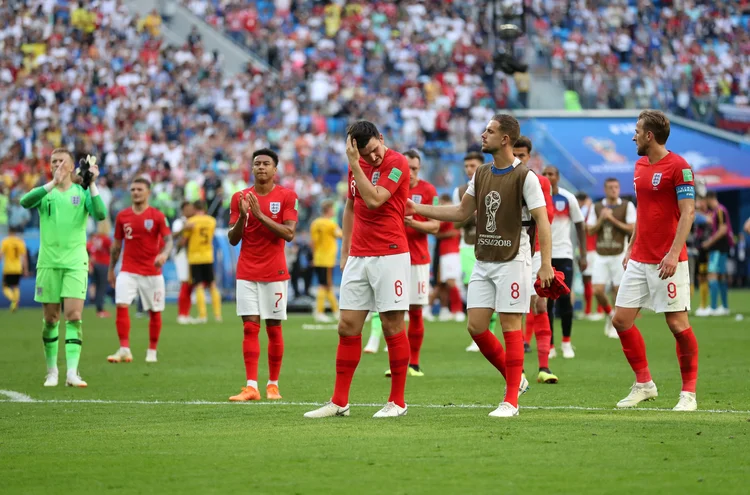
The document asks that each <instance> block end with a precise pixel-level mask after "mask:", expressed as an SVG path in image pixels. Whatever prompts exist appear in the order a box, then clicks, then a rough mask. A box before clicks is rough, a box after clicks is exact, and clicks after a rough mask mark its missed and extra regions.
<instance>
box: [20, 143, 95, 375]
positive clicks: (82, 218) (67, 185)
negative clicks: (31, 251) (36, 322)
mask: <svg viewBox="0 0 750 495" xmlns="http://www.w3.org/2000/svg"><path fill="white" fill-rule="evenodd" d="M50 162H51V168H52V173H53V177H54V178H53V179H52V181H50V182H48V183H47V184H45V185H44V186H42V187H37V188H35V189H32V190H31V191H29V192H28V193H27V194H26V195H24V197H22V198H21V206H23V207H24V208H27V209H30V208H36V209H37V210H38V211H39V219H40V225H39V233H40V247H39V259H38V261H37V264H36V268H37V274H36V289H35V293H34V300H35V301H36V302H39V303H42V307H43V311H44V328H43V330H42V340H43V341H44V355H45V357H46V358H47V378H46V380H45V382H44V386H45V387H55V386H57V381H58V372H57V350H58V347H59V344H58V328H59V326H60V303H61V302H62V303H63V307H64V309H65V358H66V361H67V379H66V381H65V384H66V385H68V386H71V387H85V386H86V385H87V384H86V382H85V381H83V380H82V379H81V377H80V375H79V374H78V361H79V359H80V357H81V344H82V338H83V331H82V322H81V313H82V312H83V303H84V301H85V300H86V292H87V289H88V276H89V257H88V253H87V251H86V223H87V221H88V217H89V215H90V214H91V215H93V216H94V218H95V219H96V220H98V221H100V220H104V218H105V217H106V216H107V209H106V207H105V206H104V202H103V201H102V199H101V197H99V191H98V190H97V188H96V178H97V177H98V176H99V167H98V166H97V165H96V158H95V157H92V156H87V157H86V160H85V161H83V163H82V164H81V175H78V174H75V172H74V168H75V167H74V163H73V155H72V154H71V153H70V152H69V151H68V150H66V149H61V148H58V149H56V150H54V151H53V152H52V157H51V159H50Z"/></svg>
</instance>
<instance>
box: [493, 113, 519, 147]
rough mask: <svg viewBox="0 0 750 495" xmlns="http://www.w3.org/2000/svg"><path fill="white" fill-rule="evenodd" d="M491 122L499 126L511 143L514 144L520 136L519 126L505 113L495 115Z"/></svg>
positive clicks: (516, 121) (513, 118)
mask: <svg viewBox="0 0 750 495" xmlns="http://www.w3.org/2000/svg"><path fill="white" fill-rule="evenodd" d="M492 120H494V121H496V122H497V123H498V124H500V130H501V131H502V132H504V133H505V134H507V135H508V137H510V140H511V142H512V143H514V144H515V142H516V141H518V138H519V137H520V136H521V124H519V123H518V120H516V118H515V117H514V116H512V115H508V114H507V113H496V114H495V115H493V117H492Z"/></svg>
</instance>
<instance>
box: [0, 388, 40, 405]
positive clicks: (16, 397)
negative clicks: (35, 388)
mask: <svg viewBox="0 0 750 495" xmlns="http://www.w3.org/2000/svg"><path fill="white" fill-rule="evenodd" d="M0 395H4V396H6V397H8V399H10V400H3V401H2V402H34V399H32V398H31V397H29V396H28V395H26V394H22V393H21V392H14V391H12V390H0Z"/></svg>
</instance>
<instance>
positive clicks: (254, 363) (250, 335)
mask: <svg viewBox="0 0 750 495" xmlns="http://www.w3.org/2000/svg"><path fill="white" fill-rule="evenodd" d="M242 328H243V330H244V334H245V338H244V339H243V340H242V356H243V357H244V358H245V376H246V378H247V379H248V380H254V381H258V357H259V356H260V341H259V340H258V334H259V333H260V324H259V323H255V322H252V321H246V322H244V323H243V324H242Z"/></svg>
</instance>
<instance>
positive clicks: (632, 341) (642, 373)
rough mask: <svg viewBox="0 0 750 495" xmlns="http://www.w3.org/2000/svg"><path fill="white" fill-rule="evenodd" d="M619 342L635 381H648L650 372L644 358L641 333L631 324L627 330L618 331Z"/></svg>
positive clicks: (644, 344)
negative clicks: (633, 373)
mask: <svg viewBox="0 0 750 495" xmlns="http://www.w3.org/2000/svg"><path fill="white" fill-rule="evenodd" d="M620 343H621V344H622V350H623V352H624V353H625V357H626V358H627V359H628V363H630V367H631V368H633V371H634V372H635V381H636V382H638V383H646V382H650V381H651V372H650V371H649V370H648V360H647V359H646V343H645V342H643V335H641V332H640V331H639V330H638V328H637V327H636V326H635V325H633V326H632V327H630V328H629V329H628V330H625V331H624V332H620Z"/></svg>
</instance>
